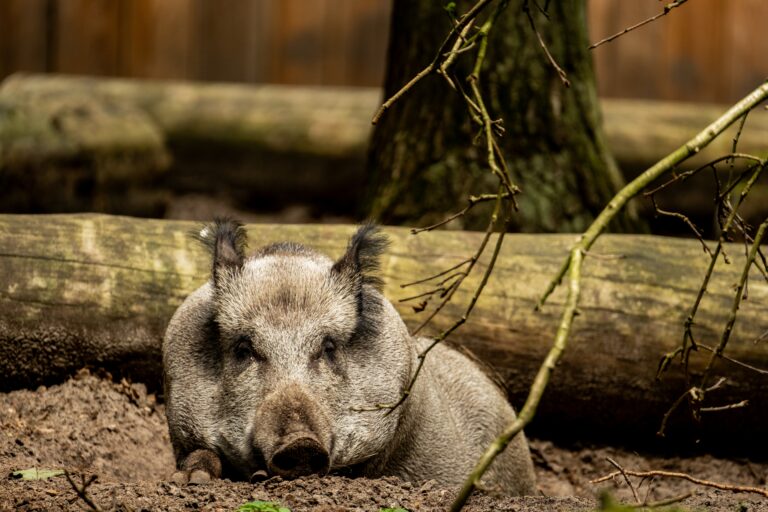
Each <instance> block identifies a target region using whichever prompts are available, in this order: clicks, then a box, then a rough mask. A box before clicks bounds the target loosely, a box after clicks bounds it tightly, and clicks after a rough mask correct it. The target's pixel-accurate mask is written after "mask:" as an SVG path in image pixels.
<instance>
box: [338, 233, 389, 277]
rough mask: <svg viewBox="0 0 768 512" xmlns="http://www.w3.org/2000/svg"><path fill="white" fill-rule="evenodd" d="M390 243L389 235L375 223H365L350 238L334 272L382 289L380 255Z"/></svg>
mask: <svg viewBox="0 0 768 512" xmlns="http://www.w3.org/2000/svg"><path fill="white" fill-rule="evenodd" d="M388 245H389V240H388V239H387V235H385V234H384V233H382V232H381V230H380V229H379V227H378V226H375V225H374V224H370V223H368V224H365V225H363V226H361V227H360V229H358V230H357V233H355V234H354V236H353V237H352V238H351V239H350V240H349V244H348V245H347V252H345V253H344V256H342V257H341V258H340V259H339V260H338V261H337V262H336V263H334V265H333V268H332V269H331V271H332V272H335V273H337V274H339V275H342V276H345V277H347V278H349V279H352V280H353V282H354V283H355V284H357V285H358V286H362V285H364V284H369V285H372V286H374V287H375V288H377V289H379V290H381V287H382V286H383V284H384V283H383V281H382V280H381V278H380V277H379V276H377V275H376V272H377V271H378V270H379V256H381V253H382V252H384V249H386V248H387V246H388Z"/></svg>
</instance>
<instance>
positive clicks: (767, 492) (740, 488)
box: [589, 470, 768, 498]
mask: <svg viewBox="0 0 768 512" xmlns="http://www.w3.org/2000/svg"><path fill="white" fill-rule="evenodd" d="M624 471H625V472H626V474H628V475H630V476H637V477H642V478H650V477H656V476H660V477H665V478H681V479H683V480H688V481H689V482H692V483H694V484H698V485H703V486H705V487H712V488H714V489H720V490H721V491H731V492H749V493H754V494H760V495H762V496H765V497H766V498H768V489H761V488H759V487H749V486H745V485H733V484H723V483H720V482H712V481H709V480H703V479H701V478H696V477H695V476H691V475H689V474H686V473H676V472H672V471H659V470H654V471H631V470H624ZM618 475H619V472H618V471H614V472H613V473H610V474H608V475H605V476H602V477H600V478H596V479H594V480H590V481H589V483H591V484H599V483H601V482H605V481H607V480H610V479H612V478H614V477H616V476H618Z"/></svg>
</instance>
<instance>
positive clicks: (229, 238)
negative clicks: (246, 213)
mask: <svg viewBox="0 0 768 512" xmlns="http://www.w3.org/2000/svg"><path fill="white" fill-rule="evenodd" d="M197 238H198V240H200V241H201V242H203V244H205V246H206V247H208V250H210V251H211V256H212V259H213V268H212V274H213V284H214V286H218V285H219V284H220V278H221V275H222V272H224V271H227V270H239V269H241V268H242V266H243V262H244V261H245V247H246V243H247V240H246V234H245V228H244V227H243V225H242V224H241V223H240V222H238V221H236V220H233V219H230V218H216V219H214V221H213V222H212V223H210V224H208V225H207V226H205V227H204V228H203V229H201V230H200V233H198V234H197Z"/></svg>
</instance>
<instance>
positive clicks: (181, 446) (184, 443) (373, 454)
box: [163, 221, 535, 494]
mask: <svg viewBox="0 0 768 512" xmlns="http://www.w3.org/2000/svg"><path fill="white" fill-rule="evenodd" d="M225 222H226V221H225ZM217 226H218V227H217ZM214 228H215V229H214ZM237 229H239V228H238V225H236V224H232V225H226V224H221V223H219V224H215V225H214V227H213V228H210V229H209V231H207V233H206V234H207V235H208V236H211V234H212V233H213V236H214V237H217V236H218V237H221V238H222V240H216V239H214V240H212V241H210V240H209V243H208V245H209V246H212V247H220V246H222V244H223V246H224V248H225V254H237V253H238V251H237V247H242V246H243V245H242V244H244V242H245V240H244V239H239V238H238V237H236V236H234V237H233V235H232V234H233V233H235V234H236V233H237V232H238V231H237ZM227 240H231V241H233V244H232V245H233V247H234V248H235V249H234V251H229V249H228V248H227V247H226V246H227ZM238 244H239V245H238ZM384 246H385V239H384V238H383V236H382V235H381V234H380V233H379V232H378V230H377V229H376V228H374V227H371V226H365V227H363V228H361V230H360V231H358V233H357V234H356V235H355V236H354V237H353V238H352V240H351V241H350V245H349V247H348V250H347V253H346V254H345V255H344V256H342V258H340V259H339V261H337V262H336V263H334V262H333V261H331V260H330V259H329V258H327V257H326V256H323V255H321V254H318V253H316V252H314V251H312V250H311V249H309V248H306V247H304V246H301V245H298V244H276V245H273V246H269V247H267V248H265V249H262V250H261V251H258V252H257V253H256V254H255V255H254V256H252V257H250V258H246V259H244V260H243V261H242V264H241V265H237V264H234V265H231V264H225V265H218V266H217V265H216V262H215V255H216V252H215V251H214V266H213V269H214V274H215V275H216V279H215V280H213V279H212V280H211V281H209V282H208V283H206V284H205V285H203V286H202V287H201V288H199V289H198V290H197V291H195V292H194V293H192V294H191V295H190V296H189V297H188V298H187V299H186V300H185V301H184V303H183V304H182V305H181V306H180V307H179V309H178V310H177V311H176V313H175V314H174V316H173V318H172V319H171V322H170V325H169V326H168V330H167V332H166V336H165V342H164V344H163V364H164V368H165V393H166V401H167V412H168V426H169V431H170V435H171V441H172V443H173V448H174V452H175V455H176V461H177V467H178V469H179V470H180V473H183V474H185V475H186V478H187V479H188V478H189V474H190V473H194V472H195V471H197V473H198V474H199V473H200V470H203V471H208V473H211V472H212V471H213V470H209V469H207V468H208V467H215V464H212V463H211V462H210V461H211V458H212V456H211V454H215V455H216V456H217V457H218V458H219V459H220V461H221V467H222V469H221V471H222V472H223V476H229V477H232V478H243V479H247V478H249V477H250V475H252V474H254V473H256V472H262V473H263V471H264V470H266V471H268V472H269V473H276V474H281V475H283V476H289V477H290V476H295V475H298V474H305V473H308V472H320V473H322V472H325V471H329V470H330V471H345V472H347V474H353V475H362V476H370V477H375V476H381V475H396V476H399V477H401V478H403V479H406V480H410V481H413V482H420V481H424V480H428V479H436V480H437V481H438V482H440V483H441V484H445V485H458V484H460V483H461V482H462V481H463V479H464V478H465V477H466V476H467V475H468V473H469V472H470V471H471V469H472V467H473V466H474V464H475V462H476V460H477V458H478V457H479V455H480V454H481V453H482V451H483V450H484V449H485V447H486V446H487V445H488V444H489V443H490V442H491V441H492V440H493V439H494V438H495V436H496V435H497V434H498V433H499V432H500V431H501V430H502V428H503V427H504V426H505V425H506V424H508V423H509V422H510V421H512V419H513V418H514V412H513V411H512V408H511V407H510V406H509V404H508V403H507V401H506V399H505V397H504V395H503V393H502V392H501V390H500V389H499V388H498V387H497V386H496V385H494V383H493V382H492V381H491V380H490V379H489V377H488V376H487V375H486V374H485V373H484V372H483V371H482V370H481V369H480V368H479V367H478V366H477V364H475V363H474V362H472V361H471V360H470V359H468V358H467V357H466V356H465V355H463V354H461V353H459V352H458V351H456V350H454V349H452V348H450V347H447V346H443V345H438V346H437V347H436V348H435V349H434V350H433V351H432V352H431V353H430V354H429V356H428V357H427V360H426V363H425V366H424V369H423V370H422V374H421V375H420V377H419V379H418V380H417V382H416V385H415V387H414V389H413V392H412V393H411V395H410V397H409V398H408V400H406V401H405V403H404V404H403V405H401V406H400V407H398V408H397V409H395V410H394V411H393V412H392V413H391V414H387V411H386V410H375V411H361V410H360V409H367V408H371V407H372V406H374V405H375V404H380V403H392V402H395V401H397V399H398V398H399V397H400V396H401V393H402V392H403V390H404V389H405V387H406V386H407V384H408V381H409V379H410V376H411V373H412V371H413V370H414V369H415V367H416V364H417V362H418V359H417V357H418V354H419V352H420V351H421V350H422V349H423V348H424V347H425V346H426V344H427V343H429V340H427V339H425V338H413V337H411V336H410V334H409V333H408V330H407V328H406V326H405V324H404V323H403V321H402V319H401V318H400V316H399V315H398V314H397V312H396V311H395V309H394V307H393V306H392V305H391V304H390V303H389V301H387V300H386V299H385V298H384V297H383V296H382V295H381V293H380V292H379V290H378V289H377V287H376V285H377V284H378V282H377V280H376V279H375V276H374V275H373V271H375V269H376V267H377V263H378V255H379V254H380V252H381V250H383V248H384ZM231 259H232V258H230V260H231ZM235 262H236V258H235ZM190 454H194V456H193V457H190ZM304 459H306V460H304ZM198 460H202V461H207V462H206V464H207V466H205V467H202V465H201V464H198V463H197V462H195V461H198ZM214 460H215V458H214ZM286 461H287V462H286ZM305 462H306V464H305ZM286 466H291V467H286ZM293 466H295V467H293ZM214 473H215V471H214ZM211 476H213V477H217V476H219V475H218V474H212V475H211ZM482 483H483V485H484V486H486V487H488V488H493V489H499V490H501V491H503V492H506V493H509V494H531V493H533V492H534V490H535V484H534V475H533V467H532V463H531V459H530V454H529V452H528V447H527V443H526V441H525V438H524V436H522V435H520V436H518V437H517V438H516V439H515V440H514V441H513V442H512V443H511V444H510V445H509V447H508V448H507V450H506V451H505V452H504V453H503V454H502V455H501V456H499V458H498V459H497V460H496V462H494V464H493V465H492V466H491V470H490V471H489V472H488V473H487V474H486V476H485V477H484V479H483V482H482Z"/></svg>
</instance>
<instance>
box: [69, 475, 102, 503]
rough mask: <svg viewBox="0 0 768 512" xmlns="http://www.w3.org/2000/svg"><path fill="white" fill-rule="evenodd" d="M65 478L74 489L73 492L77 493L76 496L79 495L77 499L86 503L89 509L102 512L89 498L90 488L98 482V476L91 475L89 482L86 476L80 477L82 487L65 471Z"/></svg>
mask: <svg viewBox="0 0 768 512" xmlns="http://www.w3.org/2000/svg"><path fill="white" fill-rule="evenodd" d="M64 476H65V477H66V479H67V482H69V485H70V486H71V487H72V490H73V491H75V494H77V497H78V498H80V499H81V500H83V501H84V502H85V504H86V505H88V508H89V509H90V510H92V511H93V512H101V509H100V508H99V507H98V506H97V505H96V504H95V503H94V502H93V500H92V499H91V497H90V496H88V492H87V491H88V487H90V486H91V484H93V482H95V481H96V478H98V477H97V476H96V475H91V477H90V478H89V479H88V481H86V480H85V475H83V474H81V475H80V481H81V485H80V486H78V485H77V484H76V483H75V481H74V480H72V476H71V475H70V474H69V471H66V470H65V471H64Z"/></svg>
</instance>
